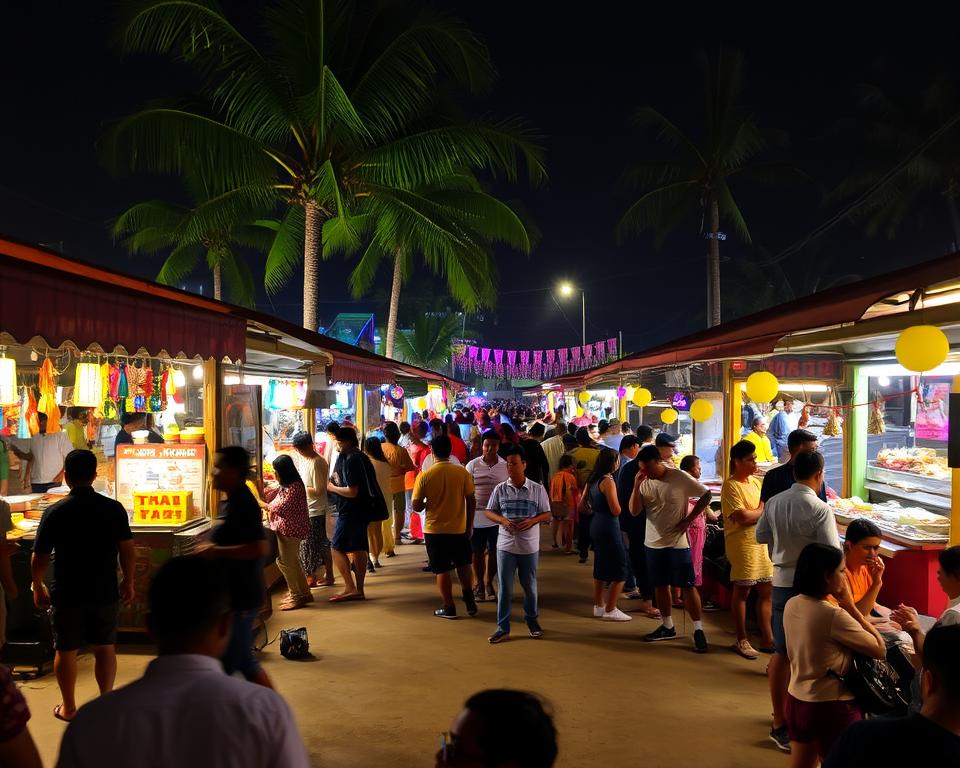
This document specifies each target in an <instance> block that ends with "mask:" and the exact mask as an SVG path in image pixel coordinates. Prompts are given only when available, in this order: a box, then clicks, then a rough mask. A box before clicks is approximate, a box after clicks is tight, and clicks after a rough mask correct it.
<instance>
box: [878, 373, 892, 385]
mask: <svg viewBox="0 0 960 768" xmlns="http://www.w3.org/2000/svg"><path fill="white" fill-rule="evenodd" d="M877 383H878V384H879V385H880V386H881V387H889V386H890V377H889V376H881V377H880V378H879V379H877Z"/></svg>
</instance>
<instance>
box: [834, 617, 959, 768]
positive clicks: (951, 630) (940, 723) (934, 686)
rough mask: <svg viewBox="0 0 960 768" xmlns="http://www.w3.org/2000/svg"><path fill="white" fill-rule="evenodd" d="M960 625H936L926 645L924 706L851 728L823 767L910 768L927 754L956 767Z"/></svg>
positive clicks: (922, 682) (921, 684) (923, 679)
mask: <svg viewBox="0 0 960 768" xmlns="http://www.w3.org/2000/svg"><path fill="white" fill-rule="evenodd" d="M957 648H960V626H958V625H956V624H953V625H941V626H935V627H934V628H933V629H931V630H930V633H929V634H928V635H927V636H926V642H925V643H924V657H923V670H922V671H921V673H920V675H919V677H920V687H921V690H922V692H923V708H922V709H921V710H920V712H919V713H915V714H912V715H910V716H909V717H904V718H878V719H876V720H868V721H865V722H861V723H854V724H853V725H851V726H850V727H849V728H848V729H847V730H846V731H845V732H844V733H843V735H842V736H840V738H839V739H838V740H837V743H836V744H835V745H834V747H833V749H832V750H831V752H830V755H829V756H828V757H827V759H826V760H825V761H824V763H823V768H876V766H884V765H897V766H902V765H909V764H911V763H913V762H916V761H917V759H918V758H920V759H922V757H921V756H922V755H928V756H930V758H932V760H934V761H935V762H936V764H937V765H943V766H947V765H960V655H958V654H957Z"/></svg>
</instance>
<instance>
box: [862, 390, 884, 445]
mask: <svg viewBox="0 0 960 768" xmlns="http://www.w3.org/2000/svg"><path fill="white" fill-rule="evenodd" d="M883 416H884V408H883V400H882V399H881V398H880V396H879V395H878V396H877V397H876V398H875V399H874V401H873V408H871V409H870V418H869V419H868V420H867V434H868V435H882V434H883V433H884V432H886V431H887V425H886V422H885V420H884V418H883Z"/></svg>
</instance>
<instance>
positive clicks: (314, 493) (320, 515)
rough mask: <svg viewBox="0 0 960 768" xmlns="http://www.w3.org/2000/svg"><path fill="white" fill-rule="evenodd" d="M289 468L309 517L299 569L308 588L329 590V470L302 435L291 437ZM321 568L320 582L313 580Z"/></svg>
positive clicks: (324, 461) (330, 561)
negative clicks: (300, 488) (294, 473)
mask: <svg viewBox="0 0 960 768" xmlns="http://www.w3.org/2000/svg"><path fill="white" fill-rule="evenodd" d="M293 449H294V451H295V453H294V454H293V457H292V458H293V464H294V466H295V467H296V468H297V473H298V474H299V475H300V478H301V479H302V480H303V487H304V490H306V492H307V512H308V514H309V516H310V521H309V522H310V531H309V534H308V535H307V538H305V539H304V540H303V542H302V543H301V544H300V566H301V567H302V568H303V572H304V573H305V574H306V577H307V586H308V587H311V588H312V587H317V586H323V587H332V586H333V557H332V555H331V554H330V539H328V538H327V507H328V506H329V501H328V500H327V482H329V480H330V466H329V465H328V464H327V460H326V459H325V458H323V456H321V455H320V454H319V453H317V451H316V449H315V448H314V445H313V440H312V439H311V438H310V435H309V434H307V433H306V432H297V433H296V434H295V435H294V436H293ZM321 563H322V564H323V579H317V568H319V567H320V565H321Z"/></svg>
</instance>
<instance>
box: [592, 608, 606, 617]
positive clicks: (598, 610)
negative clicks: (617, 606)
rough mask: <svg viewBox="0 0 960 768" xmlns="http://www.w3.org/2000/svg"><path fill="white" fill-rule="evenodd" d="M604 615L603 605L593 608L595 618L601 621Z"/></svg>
mask: <svg viewBox="0 0 960 768" xmlns="http://www.w3.org/2000/svg"><path fill="white" fill-rule="evenodd" d="M603 613H604V608H603V606H602V605H595V606H593V618H595V619H599V618H600V617H601V616H603Z"/></svg>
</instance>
